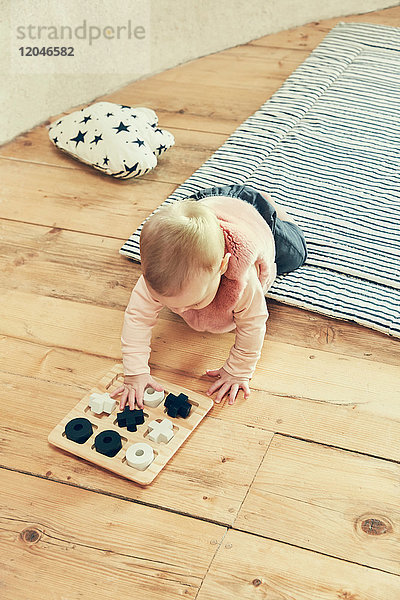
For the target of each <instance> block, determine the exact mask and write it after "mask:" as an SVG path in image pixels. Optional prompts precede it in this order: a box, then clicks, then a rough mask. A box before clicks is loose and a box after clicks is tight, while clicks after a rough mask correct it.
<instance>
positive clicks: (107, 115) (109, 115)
mask: <svg viewBox="0 0 400 600" xmlns="http://www.w3.org/2000/svg"><path fill="white" fill-rule="evenodd" d="M113 116H114V115H113V113H107V114H106V117H113Z"/></svg>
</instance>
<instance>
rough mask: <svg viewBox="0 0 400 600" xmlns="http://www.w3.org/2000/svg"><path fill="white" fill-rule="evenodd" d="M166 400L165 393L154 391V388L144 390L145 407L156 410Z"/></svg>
mask: <svg viewBox="0 0 400 600" xmlns="http://www.w3.org/2000/svg"><path fill="white" fill-rule="evenodd" d="M163 400H164V392H158V391H157V390H153V388H152V387H148V388H146V389H145V390H144V395H143V403H144V404H145V406H150V407H151V408H156V407H157V406H158V405H159V404H161V402H162V401H163Z"/></svg>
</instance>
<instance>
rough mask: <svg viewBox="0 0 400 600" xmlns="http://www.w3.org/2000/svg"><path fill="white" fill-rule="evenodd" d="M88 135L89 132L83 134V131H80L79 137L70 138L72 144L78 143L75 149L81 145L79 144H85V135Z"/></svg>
mask: <svg viewBox="0 0 400 600" xmlns="http://www.w3.org/2000/svg"><path fill="white" fill-rule="evenodd" d="M86 134H87V131H85V133H82V132H81V130H79V133H78V135H77V136H76V137H74V138H70V141H71V142H76V145H75V148H76V146H77V145H78V144H79V142H85V135H86Z"/></svg>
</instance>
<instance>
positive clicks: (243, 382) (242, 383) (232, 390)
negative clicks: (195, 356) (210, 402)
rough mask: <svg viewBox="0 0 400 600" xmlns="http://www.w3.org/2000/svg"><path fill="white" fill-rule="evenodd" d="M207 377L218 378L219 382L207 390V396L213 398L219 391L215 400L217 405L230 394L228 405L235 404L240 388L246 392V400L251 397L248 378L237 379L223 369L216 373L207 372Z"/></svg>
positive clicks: (217, 370)
mask: <svg viewBox="0 0 400 600" xmlns="http://www.w3.org/2000/svg"><path fill="white" fill-rule="evenodd" d="M206 375H209V376H210V377H218V379H217V381H215V382H214V383H213V384H212V385H211V386H210V387H209V388H208V390H207V396H211V394H213V393H214V392H215V391H216V390H219V392H218V394H217V396H216V398H215V402H216V403H219V402H221V400H222V399H223V397H224V396H225V394H228V392H229V401H228V404H233V403H234V402H235V399H236V396H237V393H238V391H239V389H240V388H241V389H242V390H243V392H244V398H245V400H246V399H247V398H248V397H249V396H250V387H249V379H248V378H246V377H235V376H234V375H230V374H229V373H228V372H227V371H225V369H224V368H223V367H221V368H220V369H215V370H214V371H211V370H207V371H206Z"/></svg>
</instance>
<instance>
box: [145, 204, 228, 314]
mask: <svg viewBox="0 0 400 600" xmlns="http://www.w3.org/2000/svg"><path fill="white" fill-rule="evenodd" d="M140 256H141V263H142V270H143V275H144V278H145V279H146V283H147V285H148V287H149V289H150V291H151V293H152V294H153V295H154V297H155V298H156V299H159V300H160V301H161V302H163V303H164V304H166V305H167V306H169V307H170V308H172V309H177V310H180V311H183V310H189V309H191V308H195V309H200V308H204V307H205V306H207V305H208V304H210V302H212V300H213V299H214V296H215V294H216V293H217V290H218V286H219V283H220V278H221V275H222V274H223V273H225V271H226V269H227V266H228V261H229V256H230V255H229V254H225V240H224V234H223V232H222V229H221V227H220V225H219V222H218V219H217V217H216V216H215V214H214V213H213V211H212V210H211V209H210V208H209V207H208V206H206V205H205V204H204V203H202V202H198V201H196V200H190V199H187V200H181V201H178V202H174V203H173V204H170V205H168V206H164V207H162V208H160V210H159V211H157V212H156V213H155V214H154V215H153V216H152V217H150V219H148V221H146V223H145V224H144V225H143V229H142V232H141V234H140Z"/></svg>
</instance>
